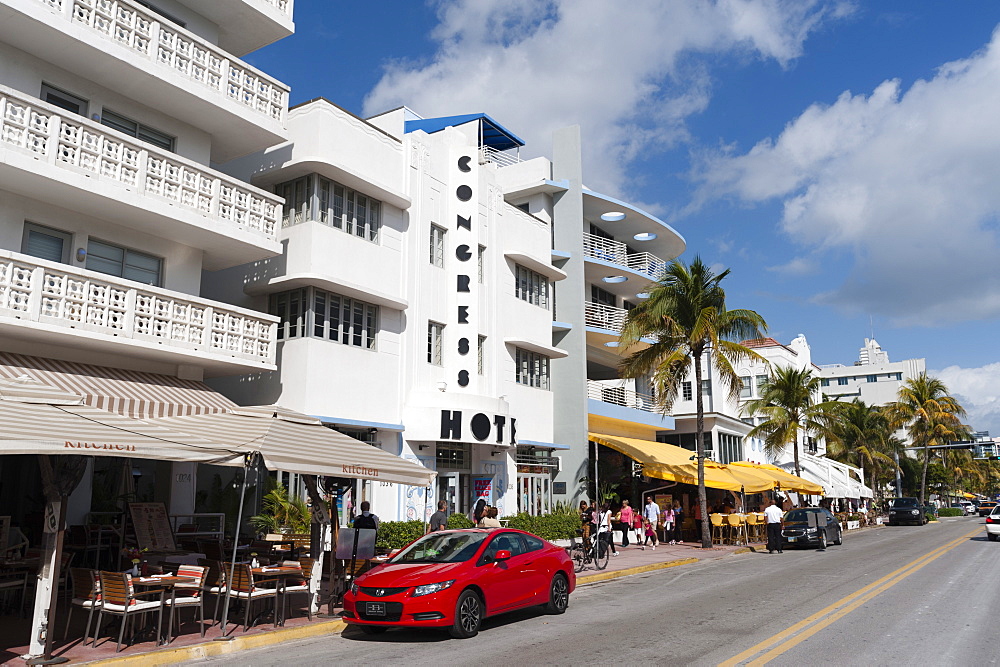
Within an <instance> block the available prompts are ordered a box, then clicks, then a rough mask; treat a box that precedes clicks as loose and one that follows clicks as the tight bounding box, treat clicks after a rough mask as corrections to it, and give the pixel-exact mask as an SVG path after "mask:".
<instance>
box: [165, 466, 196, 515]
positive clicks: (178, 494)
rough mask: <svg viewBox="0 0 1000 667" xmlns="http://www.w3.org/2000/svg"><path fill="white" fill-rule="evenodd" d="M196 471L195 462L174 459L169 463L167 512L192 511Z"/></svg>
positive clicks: (187, 512) (186, 512)
mask: <svg viewBox="0 0 1000 667" xmlns="http://www.w3.org/2000/svg"><path fill="white" fill-rule="evenodd" d="M197 473H198V464H197V463H182V462H180V461H175V462H174V463H173V464H172V465H171V467H170V511H169V512H168V513H169V514H191V513H193V512H194V496H195V490H196V484H195V482H196V477H197Z"/></svg>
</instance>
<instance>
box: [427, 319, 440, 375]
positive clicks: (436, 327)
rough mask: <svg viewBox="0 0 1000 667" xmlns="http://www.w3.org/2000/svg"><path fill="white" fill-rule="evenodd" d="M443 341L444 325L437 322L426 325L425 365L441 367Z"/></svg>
mask: <svg viewBox="0 0 1000 667" xmlns="http://www.w3.org/2000/svg"><path fill="white" fill-rule="evenodd" d="M443 339H444V325H443V324H438V323H437V322H428V323H427V363H429V364H434V365H435V366H440V365H442V363H443V361H442V359H441V343H442V341H443Z"/></svg>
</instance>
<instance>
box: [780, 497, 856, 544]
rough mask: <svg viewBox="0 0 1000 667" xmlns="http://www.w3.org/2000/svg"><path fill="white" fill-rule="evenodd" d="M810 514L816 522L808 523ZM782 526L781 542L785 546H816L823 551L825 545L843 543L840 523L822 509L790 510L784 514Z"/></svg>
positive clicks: (804, 508)
mask: <svg viewBox="0 0 1000 667" xmlns="http://www.w3.org/2000/svg"><path fill="white" fill-rule="evenodd" d="M810 514H812V515H818V516H817V520H815V521H812V522H810V520H809V518H810V517H809V515H810ZM784 524H785V525H784V527H783V528H782V529H781V541H782V543H783V544H784V545H785V546H789V545H792V546H804V547H806V546H818V547H819V548H821V549H825V548H826V545H827V544H843V543H844V534H843V531H842V530H841V528H840V522H839V521H837V517H835V516H833V514H831V513H830V510H828V509H826V508H823V507H802V508H799V509H794V510H791V511H789V512H788V513H786V514H785V518H784ZM817 526H818V527H817Z"/></svg>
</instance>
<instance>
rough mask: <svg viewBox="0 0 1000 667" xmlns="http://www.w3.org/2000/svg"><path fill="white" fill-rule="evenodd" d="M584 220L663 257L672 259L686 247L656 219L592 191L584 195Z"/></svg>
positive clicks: (668, 227) (676, 234)
mask: <svg viewBox="0 0 1000 667" xmlns="http://www.w3.org/2000/svg"><path fill="white" fill-rule="evenodd" d="M583 217H584V220H586V221H588V222H593V223H594V224H596V225H598V226H599V227H601V228H602V229H604V230H605V231H606V232H608V233H609V234H613V235H614V236H615V237H616V238H632V239H635V241H636V242H637V243H640V244H642V246H643V249H648V251H649V252H652V253H656V254H657V255H659V256H660V257H666V258H667V259H673V258H674V257H677V256H679V255H680V254H681V253H682V252H684V249H685V248H686V247H687V242H686V241H685V240H684V237H683V236H681V235H680V234H679V233H678V232H677V231H676V230H675V229H674V228H673V227H671V226H670V225H668V224H667V223H665V222H663V221H662V220H660V219H659V218H657V217H656V216H655V215H652V214H651V213H647V212H646V211H643V210H642V209H640V208H638V207H636V206H633V205H632V204H629V203H627V202H623V201H621V200H618V199H615V198H614V197H609V196H608V195H602V194H601V193H599V192H594V191H593V190H584V191H583Z"/></svg>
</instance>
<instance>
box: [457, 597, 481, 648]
mask: <svg viewBox="0 0 1000 667" xmlns="http://www.w3.org/2000/svg"><path fill="white" fill-rule="evenodd" d="M482 623H483V601H482V600H480V599H479V596H478V595H476V593H475V592H474V591H462V594H461V595H459V596H458V602H457V603H456V604H455V624H454V625H452V626H451V636H452V637H454V638H456V639H469V638H471V637H475V636H476V635H477V634H479V626H480V625H482Z"/></svg>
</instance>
